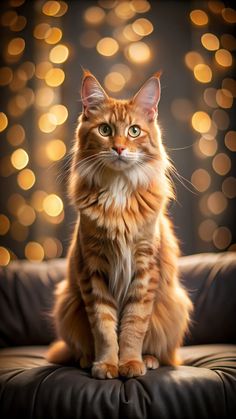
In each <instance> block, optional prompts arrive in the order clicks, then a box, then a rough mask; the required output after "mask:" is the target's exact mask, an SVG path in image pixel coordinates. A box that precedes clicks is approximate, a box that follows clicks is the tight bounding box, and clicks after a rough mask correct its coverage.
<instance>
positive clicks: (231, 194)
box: [222, 176, 236, 199]
mask: <svg viewBox="0 0 236 419" xmlns="http://www.w3.org/2000/svg"><path fill="white" fill-rule="evenodd" d="M222 192H223V194H224V195H225V196H226V197H227V198H231V199H232V198H235V197H236V178H235V177H233V176H229V177H227V178H226V179H225V180H224V181H223V183H222Z"/></svg>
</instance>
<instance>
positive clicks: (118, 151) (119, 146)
mask: <svg viewBox="0 0 236 419" xmlns="http://www.w3.org/2000/svg"><path fill="white" fill-rule="evenodd" d="M125 148H126V147H124V146H122V145H116V146H114V147H112V150H114V151H116V152H117V154H119V155H121V153H122V152H123V151H124V150H125Z"/></svg>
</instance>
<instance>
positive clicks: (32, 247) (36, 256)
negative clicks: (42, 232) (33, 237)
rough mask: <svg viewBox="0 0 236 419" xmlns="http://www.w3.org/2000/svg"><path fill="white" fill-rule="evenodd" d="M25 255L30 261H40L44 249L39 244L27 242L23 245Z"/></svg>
mask: <svg viewBox="0 0 236 419" xmlns="http://www.w3.org/2000/svg"><path fill="white" fill-rule="evenodd" d="M25 257H26V259H28V260H30V261H31V262H41V261H42V260H43V258H44V250H43V247H42V246H41V244H40V243H37V242H28V243H27V245H26V246H25Z"/></svg>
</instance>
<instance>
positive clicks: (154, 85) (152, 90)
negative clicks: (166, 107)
mask: <svg viewBox="0 0 236 419" xmlns="http://www.w3.org/2000/svg"><path fill="white" fill-rule="evenodd" d="M160 75H161V73H155V74H154V75H153V76H152V77H150V78H149V79H148V80H147V81H146V82H145V83H144V84H143V86H142V87H141V89H140V90H139V91H138V93H136V95H135V96H134V98H133V99H132V103H133V104H134V105H135V106H137V107H138V108H140V109H141V110H142V111H143V112H145V114H147V115H148V118H149V119H150V120H152V121H153V120H154V119H155V117H156V116H157V113H158V108H157V107H158V103H159V100H160V96H161V84H160Z"/></svg>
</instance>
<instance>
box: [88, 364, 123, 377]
mask: <svg viewBox="0 0 236 419" xmlns="http://www.w3.org/2000/svg"><path fill="white" fill-rule="evenodd" d="M118 375H119V373H118V366H117V365H113V364H108V363H106V362H94V363H93V367H92V376H93V377H94V378H100V380H104V379H106V378H116V377H118Z"/></svg>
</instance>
